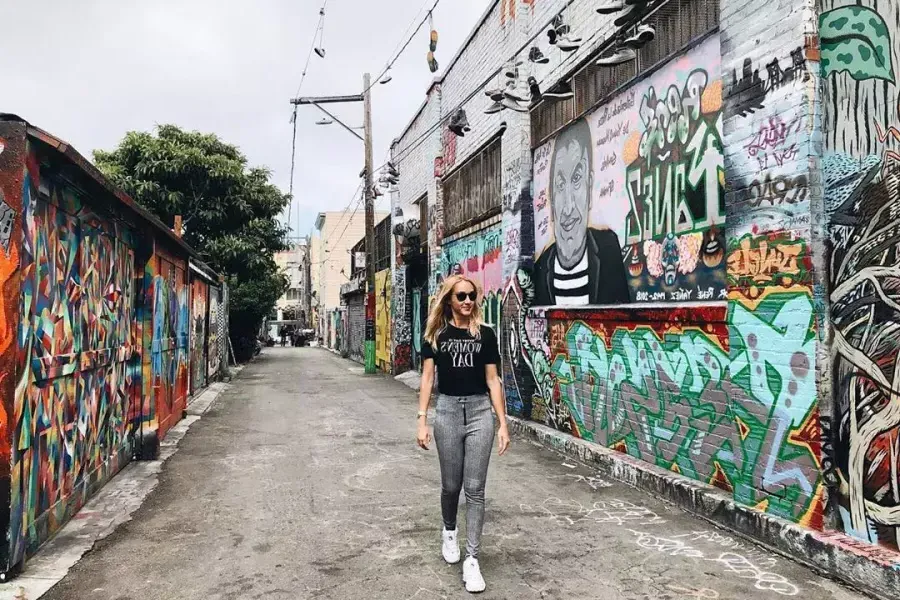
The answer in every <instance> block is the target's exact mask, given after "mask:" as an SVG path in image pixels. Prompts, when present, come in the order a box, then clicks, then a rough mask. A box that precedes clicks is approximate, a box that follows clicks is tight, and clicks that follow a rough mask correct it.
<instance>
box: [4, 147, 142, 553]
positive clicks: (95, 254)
mask: <svg viewBox="0 0 900 600" xmlns="http://www.w3.org/2000/svg"><path fill="white" fill-rule="evenodd" d="M29 149H30V150H29V152H28V157H27V159H26V161H25V164H26V167H25V179H24V182H23V185H22V213H21V214H22V220H21V223H22V230H21V247H20V249H19V248H16V245H17V244H18V243H19V240H16V239H12V240H10V239H8V238H7V239H6V240H5V241H4V246H5V247H4V248H3V250H2V254H4V255H5V256H6V257H7V258H8V257H10V256H11V255H14V254H15V253H17V252H19V251H20V254H19V266H20V272H21V295H20V298H19V300H18V310H19V318H20V327H19V328H18V329H19V336H18V340H17V341H18V351H19V363H18V367H17V368H16V370H15V373H17V375H18V377H19V381H18V384H17V386H16V400H15V407H16V408H15V420H14V423H15V434H14V436H13V439H14V440H15V444H14V446H13V448H12V457H11V464H12V472H11V490H10V491H11V497H10V523H9V538H8V541H9V564H11V565H12V564H17V563H18V562H19V561H21V560H23V559H24V557H25V556H26V554H30V553H31V552H33V551H34V550H35V549H36V547H37V546H38V545H39V544H40V543H42V542H43V541H45V540H46V539H47V538H48V537H49V536H50V535H52V534H53V533H55V532H56V531H57V530H58V529H59V527H61V526H62V524H63V523H65V522H66V521H67V520H68V519H69V518H70V517H71V516H72V514H74V513H75V512H76V511H77V510H78V509H79V508H81V506H82V505H83V504H84V502H85V501H86V500H87V498H88V495H89V494H90V493H91V492H92V491H93V490H92V488H91V486H90V485H89V484H90V483H92V482H96V481H105V480H106V479H108V478H109V477H111V476H112V474H114V473H115V472H117V471H118V470H119V468H121V466H122V465H124V464H125V462H126V461H127V460H128V458H129V457H130V440H129V438H128V435H127V433H128V429H129V423H128V419H129V414H130V406H129V405H130V402H131V399H132V395H133V390H132V388H133V386H134V385H135V383H136V382H135V380H134V372H133V371H132V370H131V369H129V368H128V363H129V361H130V359H131V356H132V352H133V351H134V350H135V339H134V329H133V307H134V304H133V303H134V298H135V294H134V290H133V286H134V273H133V269H134V242H133V240H132V232H131V231H130V230H129V229H128V228H127V227H126V226H125V225H123V224H122V223H121V221H117V220H115V219H112V218H110V217H109V216H104V215H102V214H98V213H96V212H94V210H93V208H92V204H91V202H90V198H88V197H86V196H84V195H83V193H82V192H80V191H78V190H76V189H75V188H74V187H71V186H70V185H68V184H63V183H60V182H59V181H56V180H55V179H54V178H53V177H52V176H51V175H45V174H44V173H42V172H41V167H39V166H38V164H39V160H38V154H37V153H38V150H37V149H34V148H33V147H32V146H31V144H29ZM7 277H8V273H7ZM7 341H11V340H7ZM13 372H14V371H13V370H12V369H10V370H8V371H6V372H5V374H6V377H5V378H4V379H6V378H11V377H12V373H13ZM4 424H5V423H4Z"/></svg>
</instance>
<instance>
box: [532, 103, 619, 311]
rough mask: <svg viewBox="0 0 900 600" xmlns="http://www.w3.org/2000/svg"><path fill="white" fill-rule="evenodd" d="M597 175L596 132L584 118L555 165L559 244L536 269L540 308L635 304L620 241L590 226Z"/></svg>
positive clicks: (570, 130)
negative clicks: (594, 141) (595, 165)
mask: <svg viewBox="0 0 900 600" xmlns="http://www.w3.org/2000/svg"><path fill="white" fill-rule="evenodd" d="M593 173H594V172H593V146H592V144H591V130H590V127H589V126H588V123H587V121H586V120H584V119H581V120H578V121H576V122H575V123H573V124H572V125H570V126H569V127H567V128H566V129H565V130H563V131H562V133H560V134H559V136H558V137H557V139H556V144H555V146H554V148H553V155H552V157H551V161H550V186H549V187H550V189H549V199H550V207H551V213H552V217H553V235H554V238H555V239H554V242H553V244H552V245H551V246H550V247H548V248H547V249H546V250H545V251H544V252H543V254H541V256H540V258H539V259H538V260H537V263H536V264H535V304H537V305H538V306H549V305H562V306H582V305H586V304H624V303H628V302H631V293H630V291H629V288H628V279H627V276H626V275H625V265H624V263H623V260H622V248H621V246H620V245H619V237H618V236H617V235H616V233H615V232H614V231H612V230H610V229H608V228H602V229H594V228H591V227H588V223H589V212H590V207H591V189H592V185H593Z"/></svg>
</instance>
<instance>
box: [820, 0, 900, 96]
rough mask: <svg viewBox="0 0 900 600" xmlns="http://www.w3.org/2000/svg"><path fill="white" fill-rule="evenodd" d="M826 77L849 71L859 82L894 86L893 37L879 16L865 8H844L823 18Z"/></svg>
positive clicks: (821, 27) (821, 39) (822, 40)
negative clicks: (868, 81)
mask: <svg viewBox="0 0 900 600" xmlns="http://www.w3.org/2000/svg"><path fill="white" fill-rule="evenodd" d="M819 37H820V41H821V48H822V58H821V64H822V76H823V77H827V76H828V75H830V74H831V73H840V72H841V71H846V72H847V73H848V74H849V75H850V77H852V78H853V79H856V80H858V81H862V80H865V79H884V80H886V81H890V82H891V83H893V82H894V67H893V65H892V64H891V36H890V33H889V32H888V28H887V25H886V24H885V22H884V20H883V19H882V18H881V15H879V14H878V13H877V12H875V11H874V10H872V9H871V8H866V7H864V6H842V7H841V8H836V9H834V10H830V11H827V12H824V13H822V15H821V17H819Z"/></svg>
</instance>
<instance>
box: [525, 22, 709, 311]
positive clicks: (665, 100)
mask: <svg viewBox="0 0 900 600" xmlns="http://www.w3.org/2000/svg"><path fill="white" fill-rule="evenodd" d="M721 136H722V81H721V73H720V57H719V39H718V35H714V36H712V37H709V38H708V39H706V40H705V41H704V42H702V43H701V44H699V45H698V46H696V47H694V48H693V49H692V50H690V51H689V52H688V53H687V54H684V55H682V56H680V57H677V58H675V59H673V60H672V61H670V62H669V63H668V64H666V65H665V66H664V67H663V68H661V69H659V70H658V71H656V72H655V73H653V74H652V75H651V76H650V77H648V78H647V79H645V80H642V81H639V82H637V83H636V84H634V85H632V86H631V87H630V88H628V89H626V90H625V91H623V92H621V93H620V94H618V95H617V96H615V97H613V98H612V99H611V100H610V101H609V102H608V103H606V104H604V105H603V106H601V107H599V108H598V109H596V110H594V111H593V112H591V113H589V114H588V115H587V116H586V117H585V118H583V119H580V120H578V121H576V122H574V123H573V124H571V125H570V126H568V127H567V128H566V129H564V130H563V131H562V132H561V133H560V134H558V135H557V136H556V137H555V138H554V139H551V140H550V141H548V142H547V143H545V144H544V145H542V146H541V147H539V148H537V149H536V150H535V152H534V170H533V173H534V200H533V202H534V228H535V229H534V238H535V259H536V263H535V267H534V285H535V302H536V303H537V304H538V305H541V306H543V305H586V304H625V303H629V302H660V301H667V302H671V301H696V300H716V299H722V298H724V297H725V295H726V281H725V260H724V259H725V239H724V231H723V224H724V222H725V207H724V189H723V185H724V169H723V157H722V139H721Z"/></svg>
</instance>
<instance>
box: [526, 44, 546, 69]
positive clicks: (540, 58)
mask: <svg viewBox="0 0 900 600" xmlns="http://www.w3.org/2000/svg"><path fill="white" fill-rule="evenodd" d="M528 60H530V61H531V62H533V63H536V64H539V65H546V64H547V63H548V62H550V59H549V58H547V57H546V56H544V53H543V52H541V49H540V48H538V47H537V46H532V47H531V50H529V52H528Z"/></svg>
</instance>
